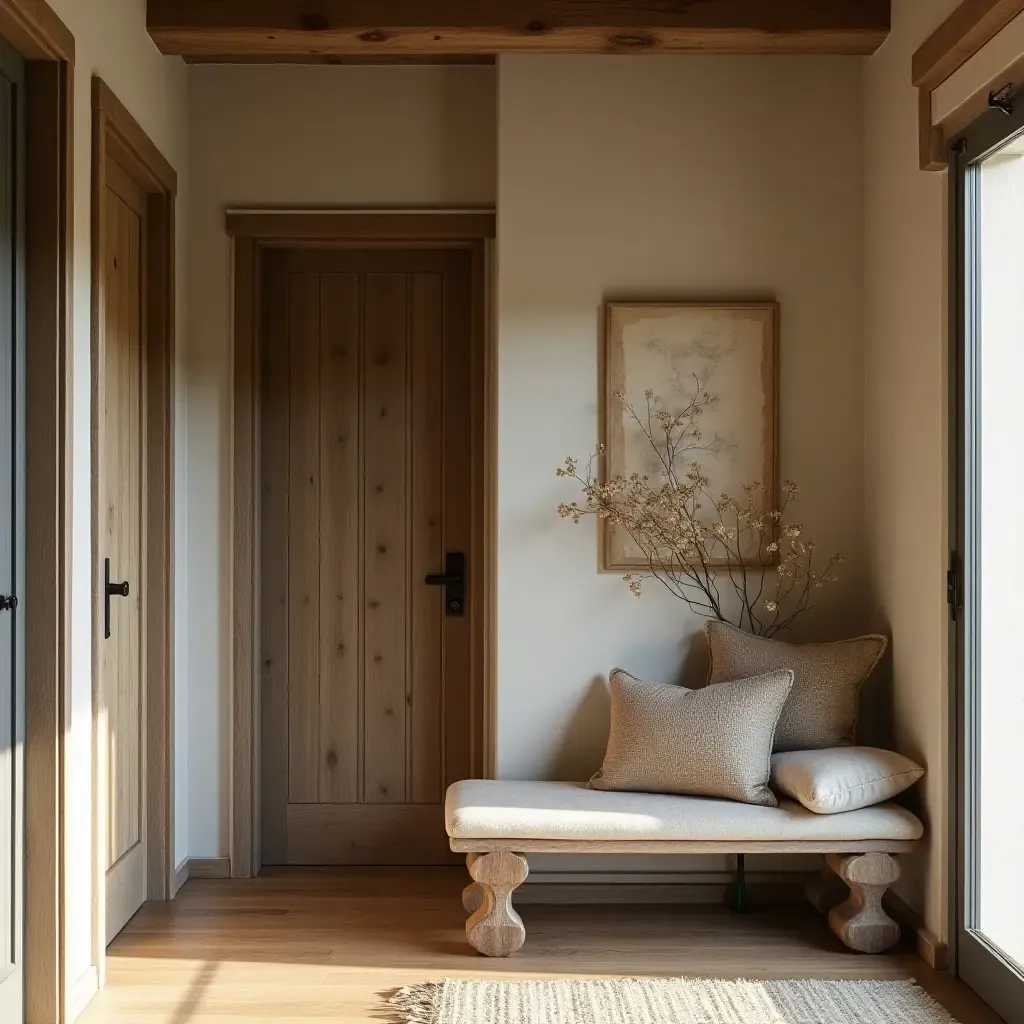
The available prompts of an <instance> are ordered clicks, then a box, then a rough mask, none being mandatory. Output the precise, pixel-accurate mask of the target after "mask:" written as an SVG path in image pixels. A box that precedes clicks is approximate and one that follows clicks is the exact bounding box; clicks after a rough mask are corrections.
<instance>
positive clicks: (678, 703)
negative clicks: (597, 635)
mask: <svg viewBox="0 0 1024 1024" xmlns="http://www.w3.org/2000/svg"><path fill="white" fill-rule="evenodd" d="M611 686H612V728H611V734H610V735H609V737H608V750H607V752H606V753H605V756H604V764H603V765H602V766H601V770H600V771H599V772H598V773H597V774H596V775H595V776H594V777H593V778H592V779H591V780H590V785H591V788H593V789H605V790H627V791H634V792H644V793H676V794H681V795H687V796H713V797H724V798H725V799H727V800H739V801H741V802H743V803H747V804H762V805H763V806H765V807H777V806H778V801H777V800H776V799H775V794H774V793H772V791H771V790H770V789H769V788H768V778H769V776H770V775H771V756H772V737H773V736H774V734H775V726H776V723H777V722H778V720H779V715H780V713H781V712H782V707H783V705H784V704H785V703H786V697H788V696H789V691H790V689H791V687H792V686H793V673H792V672H789V671H779V672H769V673H768V674H767V675H763V676H759V677H758V678H756V679H744V680H741V681H738V682H734V683H724V684H723V685H721V686H714V687H709V688H705V689H703V690H687V689H686V688H685V687H682V686H664V685H662V684H661V683H645V682H644V681H643V680H641V679H636V678H634V677H633V676H631V675H629V673H628V672H623V671H622V670H621V669H616V670H615V671H614V672H612V675H611Z"/></svg>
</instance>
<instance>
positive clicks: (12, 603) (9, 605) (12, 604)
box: [0, 594, 18, 612]
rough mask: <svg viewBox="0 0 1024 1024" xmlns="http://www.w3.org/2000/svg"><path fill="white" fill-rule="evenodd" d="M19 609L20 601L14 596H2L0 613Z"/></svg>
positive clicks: (0, 596) (0, 595) (0, 597)
mask: <svg viewBox="0 0 1024 1024" xmlns="http://www.w3.org/2000/svg"><path fill="white" fill-rule="evenodd" d="M17 607H18V599H17V598H16V597H15V596H14V595H13V594H12V595H11V596H10V597H7V596H6V595H3V594H0V612H13V611H14V609H15V608H17Z"/></svg>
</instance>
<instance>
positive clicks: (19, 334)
mask: <svg viewBox="0 0 1024 1024" xmlns="http://www.w3.org/2000/svg"><path fill="white" fill-rule="evenodd" d="M23 72H24V64H23V62H22V61H21V58H20V57H19V56H18V55H17V54H15V53H14V52H13V51H12V50H10V49H9V48H8V47H7V46H6V45H5V44H3V43H0V1020H3V1021H12V1022H13V1021H20V1020H22V1019H23V1012H24V1011H23V991H24V964H23V962H22V952H23V935H24V858H23V851H24V842H25V836H24V795H25V779H24V751H23V740H24V725H25V672H24V664H23V659H22V652H23V651H24V625H23V614H24V609H23V608H22V607H21V606H20V604H16V603H15V600H16V599H17V597H18V595H20V594H22V593H23V591H24V587H23V583H24V578H23V577H24V566H23V550H22V546H23V521H24V487H23V479H24V459H23V453H24V433H23V430H24V420H23V395H24V390H23V383H22V379H23V378H22V372H23V367H24V285H23V273H22V268H23V265H24V261H23V252H22V244H21V225H22V211H23V203H22V195H21V168H22V159H21V154H22V151H23V150H22V145H21V111H22V107H23V103H22V96H21V92H22V82H23Z"/></svg>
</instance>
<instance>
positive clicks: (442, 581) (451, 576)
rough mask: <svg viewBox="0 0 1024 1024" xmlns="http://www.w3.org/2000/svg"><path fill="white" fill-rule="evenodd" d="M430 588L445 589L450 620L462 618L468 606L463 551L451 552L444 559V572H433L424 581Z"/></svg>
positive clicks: (446, 608)
mask: <svg viewBox="0 0 1024 1024" xmlns="http://www.w3.org/2000/svg"><path fill="white" fill-rule="evenodd" d="M423 582H424V583H426V584H427V586H428V587H444V589H445V595H444V613H445V615H447V616H448V617H449V618H461V617H462V616H463V615H464V614H465V604H466V556H465V554H463V552H461V551H449V552H448V554H447V555H445V559H444V572H432V573H431V574H430V575H429V576H428V577H427V578H426V579H425V580H424V581H423Z"/></svg>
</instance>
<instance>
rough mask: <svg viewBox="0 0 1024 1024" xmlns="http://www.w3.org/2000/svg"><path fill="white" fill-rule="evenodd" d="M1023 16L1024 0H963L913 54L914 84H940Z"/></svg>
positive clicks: (931, 87) (930, 87)
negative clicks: (1016, 19) (1014, 20)
mask: <svg viewBox="0 0 1024 1024" xmlns="http://www.w3.org/2000/svg"><path fill="white" fill-rule="evenodd" d="M1022 13H1024V0H964V2H963V3H962V4H961V5H960V6H959V7H958V8H957V9H956V10H955V11H953V13H952V14H951V15H950V16H949V17H948V18H947V19H946V20H945V21H944V22H943V23H942V24H941V25H940V26H939V27H938V28H937V29H936V30H935V31H934V32H933V33H932V34H931V35H930V36H929V37H928V39H926V40H925V42H924V43H922V44H921V48H920V49H919V50H918V51H917V53H915V54H914V60H913V78H914V85H916V86H917V87H918V88H921V89H927V90H929V91H931V90H933V89H934V88H935V87H936V86H939V85H941V84H942V83H943V82H944V81H945V80H946V79H947V78H949V77H950V75H952V74H954V73H955V72H956V71H958V70H959V69H960V68H961V67H963V65H964V64H966V63H967V61H969V60H970V59H971V58H972V57H973V56H974V55H975V54H976V53H977V52H978V51H979V50H980V49H981V48H982V47H983V46H985V45H986V43H988V42H990V41H991V40H992V39H994V38H995V37H996V36H997V35H999V33H1000V32H1002V30H1003V29H1004V28H1006V26H1007V25H1009V24H1010V22H1011V21H1013V19H1014V18H1016V17H1017V16H1018V15H1019V14H1022Z"/></svg>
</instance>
